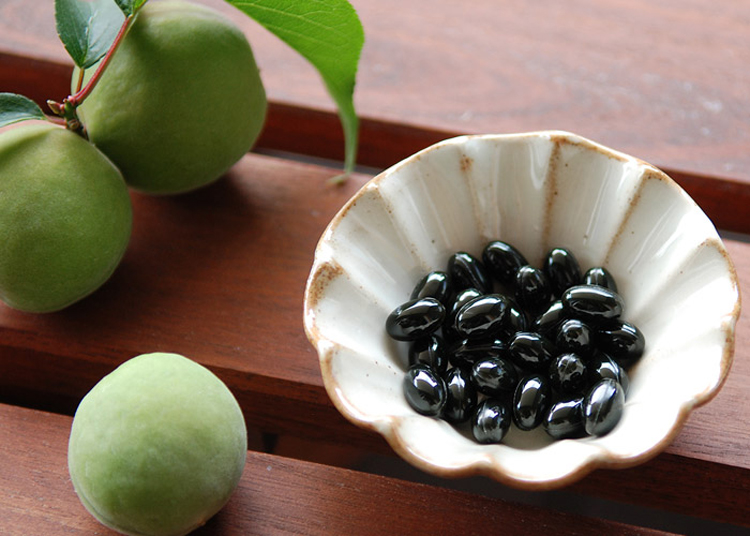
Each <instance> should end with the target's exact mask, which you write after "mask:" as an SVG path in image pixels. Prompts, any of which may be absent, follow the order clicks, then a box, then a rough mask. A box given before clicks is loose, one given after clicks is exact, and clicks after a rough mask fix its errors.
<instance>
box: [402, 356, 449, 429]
mask: <svg viewBox="0 0 750 536" xmlns="http://www.w3.org/2000/svg"><path fill="white" fill-rule="evenodd" d="M403 386H404V396H405V397H406V401H407V402H408V403H409V405H410V406H411V407H412V408H413V409H414V411H416V412H417V413H421V414H422V415H428V416H431V417H434V416H437V415H440V412H441V411H442V410H443V406H445V402H446V400H447V398H448V391H447V388H446V386H445V382H444V381H443V378H441V377H440V375H439V374H438V373H437V372H435V371H434V370H433V369H432V368H430V367H428V366H427V365H422V364H420V365H414V366H413V367H410V368H409V370H408V371H407V372H406V375H405V376H404V383H403Z"/></svg>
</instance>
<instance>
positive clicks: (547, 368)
mask: <svg viewBox="0 0 750 536" xmlns="http://www.w3.org/2000/svg"><path fill="white" fill-rule="evenodd" d="M623 309H624V302H623V299H622V297H621V296H620V295H619V294H618V293H617V285H616V283H615V280H614V278H613V277H612V275H611V274H610V272H609V271H608V270H607V269H606V268H604V267H594V268H591V269H589V270H588V271H587V272H585V273H582V271H581V268H580V265H579V264H578V261H577V260H576V258H575V256H574V255H573V254H572V252H570V251H569V250H567V249H564V248H555V249H553V250H551V251H550V252H549V253H548V254H547V255H546V257H545V258H544V264H543V266H542V268H541V269H539V268H535V267H533V266H530V265H529V263H528V262H527V261H526V259H525V257H524V256H523V255H522V254H521V252H519V251H518V250H517V249H516V248H514V247H513V246H512V245H510V244H508V243H506V242H502V241H493V242H491V243H489V244H488V245H487V246H486V247H485V249H484V251H483V252H482V258H481V259H479V258H477V257H475V256H473V255H471V254H469V253H466V252H458V253H455V254H454V255H452V256H451V257H450V259H449V261H448V266H447V268H446V270H445V271H433V272H430V273H428V274H427V275H425V276H424V278H423V279H422V280H421V281H420V282H419V283H418V284H417V285H416V287H415V288H414V290H413V292H412V294H411V297H410V299H409V300H408V301H406V302H405V303H403V304H402V305H400V306H399V307H397V308H396V309H395V310H394V311H393V312H392V313H391V314H390V315H389V316H388V319H387V320H386V324H385V327H386V331H387V332H388V334H389V335H390V336H391V337H392V338H394V339H396V340H398V341H408V345H409V349H408V359H409V368H408V371H407V373H406V376H405V378H404V383H403V389H404V395H405V397H406V400H407V401H408V403H409V405H410V406H411V407H412V408H413V409H414V410H416V411H417V412H419V413H420V414H422V415H428V416H434V417H440V418H442V419H445V420H446V421H448V422H450V423H453V424H454V425H457V426H461V427H465V428H470V431H471V434H472V435H473V437H474V438H475V439H476V441H478V442H479V443H498V442H500V441H502V440H503V438H504V437H505V435H506V434H507V432H508V430H509V429H510V426H511V422H512V423H514V424H515V426H516V427H517V428H519V429H521V430H532V429H534V428H537V427H538V426H540V425H541V426H543V428H544V430H545V431H546V432H547V434H549V435H550V436H551V437H553V438H555V439H564V438H579V437H585V436H602V435H604V434H607V433H608V432H610V431H611V430H612V429H613V428H614V426H615V425H616V424H617V423H618V421H619V420H620V417H621V415H622V411H623V406H624V403H625V396H626V392H627V390H628V375H627V369H628V368H629V367H630V366H631V365H633V363H635V362H636V361H637V360H638V359H639V358H640V357H641V355H642V354H643V350H644V346H645V339H644V337H643V334H642V332H641V331H640V330H639V329H638V328H637V327H636V326H634V325H633V324H631V323H629V322H626V321H624V320H623V318H622V316H623Z"/></svg>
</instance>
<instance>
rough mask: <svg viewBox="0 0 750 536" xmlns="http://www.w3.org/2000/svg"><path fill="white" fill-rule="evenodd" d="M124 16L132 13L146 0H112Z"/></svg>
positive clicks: (146, 0)
mask: <svg viewBox="0 0 750 536" xmlns="http://www.w3.org/2000/svg"><path fill="white" fill-rule="evenodd" d="M114 1H115V3H116V4H117V5H118V7H119V8H120V9H121V10H122V12H123V13H124V14H125V16H126V17H129V16H130V15H134V14H135V12H136V11H138V10H139V9H141V7H142V6H143V4H145V3H146V2H148V0H114Z"/></svg>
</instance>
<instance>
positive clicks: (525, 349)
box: [508, 331, 557, 371]
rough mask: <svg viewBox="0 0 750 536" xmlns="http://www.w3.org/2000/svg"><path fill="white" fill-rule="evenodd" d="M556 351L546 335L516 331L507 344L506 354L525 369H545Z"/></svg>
mask: <svg viewBox="0 0 750 536" xmlns="http://www.w3.org/2000/svg"><path fill="white" fill-rule="evenodd" d="M556 353H557V351H556V349H555V347H554V345H553V344H552V343H551V342H550V341H549V340H548V339H547V338H546V337H544V336H543V335H541V334H540V333H535V332H532V331H521V332H519V333H516V334H515V336H514V337H513V338H512V339H511V341H510V344H509V345H508V355H509V356H510V358H511V360H512V361H513V363H515V364H516V365H517V366H518V367H520V368H522V369H525V370H533V371H541V370H546V369H547V368H548V367H549V364H550V362H551V361H552V357H553V356H554V355H555V354H556Z"/></svg>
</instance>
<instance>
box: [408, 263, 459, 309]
mask: <svg viewBox="0 0 750 536" xmlns="http://www.w3.org/2000/svg"><path fill="white" fill-rule="evenodd" d="M450 295H451V285H450V280H449V279H448V274H446V273H445V272H440V271H434V272H430V273H429V274H427V275H426V276H424V277H423V278H422V280H421V281H420V282H419V283H418V284H417V286H416V287H414V290H413V291H412V293H411V299H412V300H416V299H419V298H435V299H436V300H437V301H439V302H440V303H442V304H443V306H445V307H447V306H448V298H450Z"/></svg>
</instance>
